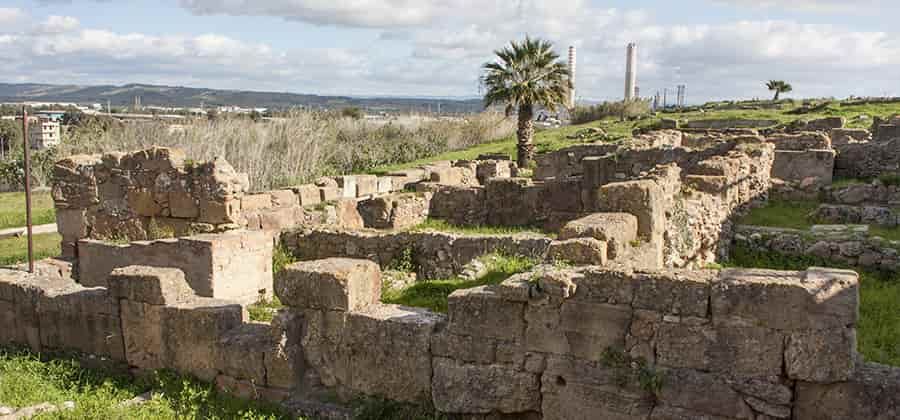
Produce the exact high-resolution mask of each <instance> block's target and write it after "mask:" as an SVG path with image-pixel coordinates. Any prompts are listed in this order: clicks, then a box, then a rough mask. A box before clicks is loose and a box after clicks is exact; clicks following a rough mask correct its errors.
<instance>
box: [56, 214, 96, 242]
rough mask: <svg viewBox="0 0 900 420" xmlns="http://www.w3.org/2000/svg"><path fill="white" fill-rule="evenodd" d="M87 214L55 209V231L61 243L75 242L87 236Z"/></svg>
mask: <svg viewBox="0 0 900 420" xmlns="http://www.w3.org/2000/svg"><path fill="white" fill-rule="evenodd" d="M86 217H87V214H86V212H85V211H84V210H82V209H71V210H67V209H57V210H56V229H57V231H58V232H59V234H60V236H62V240H63V242H77V241H78V240H79V239H82V238H86V237H87V236H88V224H87V220H86Z"/></svg>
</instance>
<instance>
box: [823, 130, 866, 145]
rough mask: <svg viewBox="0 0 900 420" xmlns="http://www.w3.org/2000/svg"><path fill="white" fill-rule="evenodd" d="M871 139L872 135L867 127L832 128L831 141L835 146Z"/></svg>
mask: <svg viewBox="0 0 900 420" xmlns="http://www.w3.org/2000/svg"><path fill="white" fill-rule="evenodd" d="M871 139H872V135H871V134H870V133H869V130H866V129H853V128H834V129H832V130H831V143H832V145H833V146H834V147H838V146H843V145H845V144H850V143H862V142H867V141H869V140H871Z"/></svg>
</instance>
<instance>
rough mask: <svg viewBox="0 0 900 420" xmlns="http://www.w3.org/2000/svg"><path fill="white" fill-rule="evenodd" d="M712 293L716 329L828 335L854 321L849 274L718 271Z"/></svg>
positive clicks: (853, 283)
mask: <svg viewBox="0 0 900 420" xmlns="http://www.w3.org/2000/svg"><path fill="white" fill-rule="evenodd" d="M711 293H712V296H711V304H712V317H713V321H714V322H716V323H717V324H718V325H738V326H740V325H744V326H759V327H765V328H774V329H779V330H804V329H829V328H845V327H847V326H852V325H856V322H857V319H858V318H859V278H858V275H857V274H856V273H854V272H852V271H848V270H838V269H827V268H810V269H809V270H807V271H805V272H799V273H798V272H787V271H773V270H741V269H729V270H723V271H722V272H721V274H720V277H719V279H718V281H716V282H714V284H713V287H712V292H711Z"/></svg>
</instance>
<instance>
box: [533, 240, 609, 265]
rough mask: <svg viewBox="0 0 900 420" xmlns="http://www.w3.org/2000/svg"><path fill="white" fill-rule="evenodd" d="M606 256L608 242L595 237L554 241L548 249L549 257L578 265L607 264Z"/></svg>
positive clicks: (552, 259)
mask: <svg viewBox="0 0 900 420" xmlns="http://www.w3.org/2000/svg"><path fill="white" fill-rule="evenodd" d="M606 257H607V251H606V242H602V241H599V240H597V239H594V238H575V239H568V240H565V241H553V242H551V243H550V249H548V250H547V259H549V260H551V261H566V262H570V263H572V264H576V265H606Z"/></svg>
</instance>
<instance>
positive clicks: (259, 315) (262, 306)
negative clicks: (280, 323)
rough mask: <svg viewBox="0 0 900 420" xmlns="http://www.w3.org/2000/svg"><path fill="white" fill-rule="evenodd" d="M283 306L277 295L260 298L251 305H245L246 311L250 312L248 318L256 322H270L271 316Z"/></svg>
mask: <svg viewBox="0 0 900 420" xmlns="http://www.w3.org/2000/svg"><path fill="white" fill-rule="evenodd" d="M281 308H284V305H282V304H281V301H279V300H278V297H275V296H273V297H272V299H264V300H260V301H258V302H256V303H254V304H252V305H249V306H247V312H248V313H249V314H250V320H251V321H256V322H272V318H273V317H274V316H275V313H276V312H278V310H279V309H281Z"/></svg>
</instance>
